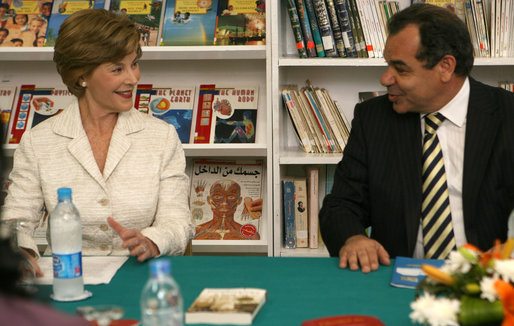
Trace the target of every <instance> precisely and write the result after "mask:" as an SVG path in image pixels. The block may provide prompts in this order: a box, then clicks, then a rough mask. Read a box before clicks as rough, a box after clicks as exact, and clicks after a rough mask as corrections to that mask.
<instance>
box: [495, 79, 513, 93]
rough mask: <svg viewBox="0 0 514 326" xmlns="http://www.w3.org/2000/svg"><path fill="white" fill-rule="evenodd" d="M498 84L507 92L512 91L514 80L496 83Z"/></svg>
mask: <svg viewBox="0 0 514 326" xmlns="http://www.w3.org/2000/svg"><path fill="white" fill-rule="evenodd" d="M498 86H500V87H501V88H503V89H505V90H507V91H509V92H514V82H508V81H502V82H499V83H498Z"/></svg>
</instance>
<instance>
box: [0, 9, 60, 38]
mask: <svg viewBox="0 0 514 326" xmlns="http://www.w3.org/2000/svg"><path fill="white" fill-rule="evenodd" d="M52 5H53V0H23V1H19V0H13V1H5V2H4V1H2V10H3V11H4V10H5V14H4V15H3V16H2V17H0V29H2V30H3V29H6V30H7V31H8V34H7V36H6V38H5V39H4V40H3V41H2V42H1V43H0V46H10V47H40V46H44V44H45V37H46V30H47V27H48V20H49V19H50V15H51V12H52Z"/></svg>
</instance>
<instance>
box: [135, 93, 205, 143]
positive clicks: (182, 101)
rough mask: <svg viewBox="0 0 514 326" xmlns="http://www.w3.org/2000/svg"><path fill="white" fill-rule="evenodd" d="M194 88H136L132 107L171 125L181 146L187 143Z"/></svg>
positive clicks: (189, 132) (191, 118)
mask: <svg viewBox="0 0 514 326" xmlns="http://www.w3.org/2000/svg"><path fill="white" fill-rule="evenodd" d="M195 90H196V88H195V86H176V87H156V86H154V85H152V84H140V85H138V86H137V90H136V99H135V102H134V107H135V108H136V109H137V110H139V111H140V112H143V113H148V114H150V115H152V116H154V117H156V118H159V119H161V120H163V121H166V122H167V123H169V124H172V125H173V126H174V127H175V130H176V131H177V134H178V136H179V138H180V141H181V142H182V143H183V144H187V143H189V139H190V134H191V122H192V120H193V104H194V101H195Z"/></svg>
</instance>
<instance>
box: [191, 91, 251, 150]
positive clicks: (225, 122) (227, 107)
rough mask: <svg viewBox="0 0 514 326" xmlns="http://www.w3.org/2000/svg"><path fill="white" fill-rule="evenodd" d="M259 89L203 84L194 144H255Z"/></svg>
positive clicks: (200, 92)
mask: <svg viewBox="0 0 514 326" xmlns="http://www.w3.org/2000/svg"><path fill="white" fill-rule="evenodd" d="M258 90H259V88H258V87H257V86H248V87H244V86H238V87H233V86H227V87H223V86H217V85H214V84H212V85H200V90H199V95H198V104H197V106H198V110H197V111H196V119H195V121H196V124H195V132H194V143H195V144H216V143H218V144H223V143H255V137H256V135H255V133H256V127H257V104H258V98H259V91H258Z"/></svg>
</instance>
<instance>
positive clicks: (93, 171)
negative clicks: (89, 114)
mask: <svg viewBox="0 0 514 326" xmlns="http://www.w3.org/2000/svg"><path fill="white" fill-rule="evenodd" d="M53 130H54V132H55V133H56V134H58V135H61V136H63V137H68V138H72V140H71V141H70V143H69V144H68V150H69V152H70V154H71V155H72V156H73V157H75V159H76V160H77V162H79V164H80V165H81V166H82V167H83V168H84V169H85V170H86V171H87V173H89V175H91V177H92V178H94V179H95V180H96V181H97V182H98V183H99V184H100V185H101V186H102V187H105V181H104V178H103V176H102V174H101V173H100V170H99V169H98V165H97V164H96V160H95V158H94V156H93V151H92V150H91V145H90V144H89V139H88V138H87V135H86V133H85V131H84V128H83V127H82V120H81V118H80V112H79V106H78V100H77V99H74V100H73V102H72V103H70V105H68V107H66V109H64V110H63V112H62V113H61V114H60V115H59V116H58V118H57V119H56V120H55V122H54V126H53Z"/></svg>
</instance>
